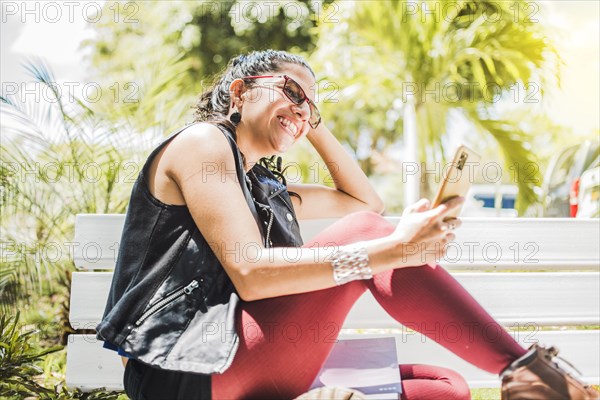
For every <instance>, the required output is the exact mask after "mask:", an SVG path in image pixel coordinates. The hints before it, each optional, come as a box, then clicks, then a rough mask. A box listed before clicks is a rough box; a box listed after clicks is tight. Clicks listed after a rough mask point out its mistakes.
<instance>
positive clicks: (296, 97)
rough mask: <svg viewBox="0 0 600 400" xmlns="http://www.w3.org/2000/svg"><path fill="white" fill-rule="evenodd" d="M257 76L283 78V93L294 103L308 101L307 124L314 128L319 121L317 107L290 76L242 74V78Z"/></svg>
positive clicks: (257, 77)
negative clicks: (308, 116)
mask: <svg viewBox="0 0 600 400" xmlns="http://www.w3.org/2000/svg"><path fill="white" fill-rule="evenodd" d="M259 78H283V79H285V82H284V83H283V94H285V96H286V97H287V98H288V99H289V100H290V101H291V102H292V103H294V104H296V105H300V104H302V103H303V102H305V101H306V102H307V103H308V107H309V109H310V118H309V119H308V124H309V125H310V126H311V128H313V129H315V128H316V127H317V126H319V124H320V123H321V113H320V112H319V109H318V108H317V106H316V105H315V103H313V102H312V101H311V100H310V99H309V98H308V97H307V96H306V93H305V92H304V90H303V89H302V87H300V85H299V84H298V82H296V81H295V80H293V79H292V78H290V77H289V76H287V75H254V76H244V77H243V78H242V79H259Z"/></svg>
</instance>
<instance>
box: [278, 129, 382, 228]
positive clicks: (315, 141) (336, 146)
mask: <svg viewBox="0 0 600 400" xmlns="http://www.w3.org/2000/svg"><path fill="white" fill-rule="evenodd" d="M307 138H308V140H309V141H310V143H311V144H312V145H313V146H314V148H315V149H316V150H317V152H318V153H319V155H320V156H321V159H322V160H323V162H324V163H325V165H326V166H327V169H328V171H329V173H330V175H331V178H332V180H333V183H334V185H335V189H334V188H330V187H327V186H323V185H317V184H289V185H288V188H289V190H290V191H292V192H296V193H298V194H299V195H300V196H301V197H302V202H300V201H299V200H298V199H296V198H295V197H292V201H293V202H294V209H295V210H296V214H297V215H298V218H299V219H312V218H332V217H341V216H344V215H347V214H349V213H352V212H355V211H375V212H377V213H379V214H381V213H382V212H383V209H384V205H383V200H381V198H380V197H379V195H378V194H377V192H375V189H374V188H373V186H372V185H371V182H369V179H368V178H367V176H366V175H365V174H364V172H363V171H362V170H361V169H360V167H359V166H358V164H357V163H356V161H354V160H353V159H352V157H351V156H350V155H349V154H348V153H347V152H346V150H345V149H344V148H343V147H342V145H341V144H340V142H339V141H338V140H337V139H336V138H335V136H334V135H333V134H332V133H331V131H330V130H329V129H328V128H327V127H326V126H325V124H323V123H322V124H321V125H319V126H318V127H317V129H311V130H310V131H309V133H308V135H307Z"/></svg>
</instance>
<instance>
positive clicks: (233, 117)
mask: <svg viewBox="0 0 600 400" xmlns="http://www.w3.org/2000/svg"><path fill="white" fill-rule="evenodd" d="M229 120H230V121H231V123H232V124H233V125H235V126H237V124H239V123H240V121H241V120H242V114H240V113H239V111H236V112H234V113H233V114H231V115H230V116H229Z"/></svg>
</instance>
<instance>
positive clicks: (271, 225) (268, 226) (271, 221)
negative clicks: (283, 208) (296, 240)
mask: <svg viewBox="0 0 600 400" xmlns="http://www.w3.org/2000/svg"><path fill="white" fill-rule="evenodd" d="M268 210H269V213H270V214H271V215H270V217H269V225H267V237H266V238H265V242H266V243H268V246H267V247H271V246H272V245H273V243H271V239H270V237H271V228H272V227H273V217H274V216H275V213H274V212H273V210H272V209H271V208H268Z"/></svg>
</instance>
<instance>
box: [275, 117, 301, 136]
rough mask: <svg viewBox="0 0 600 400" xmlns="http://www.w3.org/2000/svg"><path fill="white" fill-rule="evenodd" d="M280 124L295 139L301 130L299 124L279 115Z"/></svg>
mask: <svg viewBox="0 0 600 400" xmlns="http://www.w3.org/2000/svg"><path fill="white" fill-rule="evenodd" d="M277 119H278V120H279V124H280V125H281V126H282V127H283V128H284V130H285V131H286V132H287V133H288V134H289V135H290V136H291V137H293V138H294V139H295V138H296V136H297V134H298V131H299V130H300V129H299V128H298V126H297V125H296V124H295V123H293V122H292V121H290V120H289V119H287V118H285V117H281V116H278V117H277Z"/></svg>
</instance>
